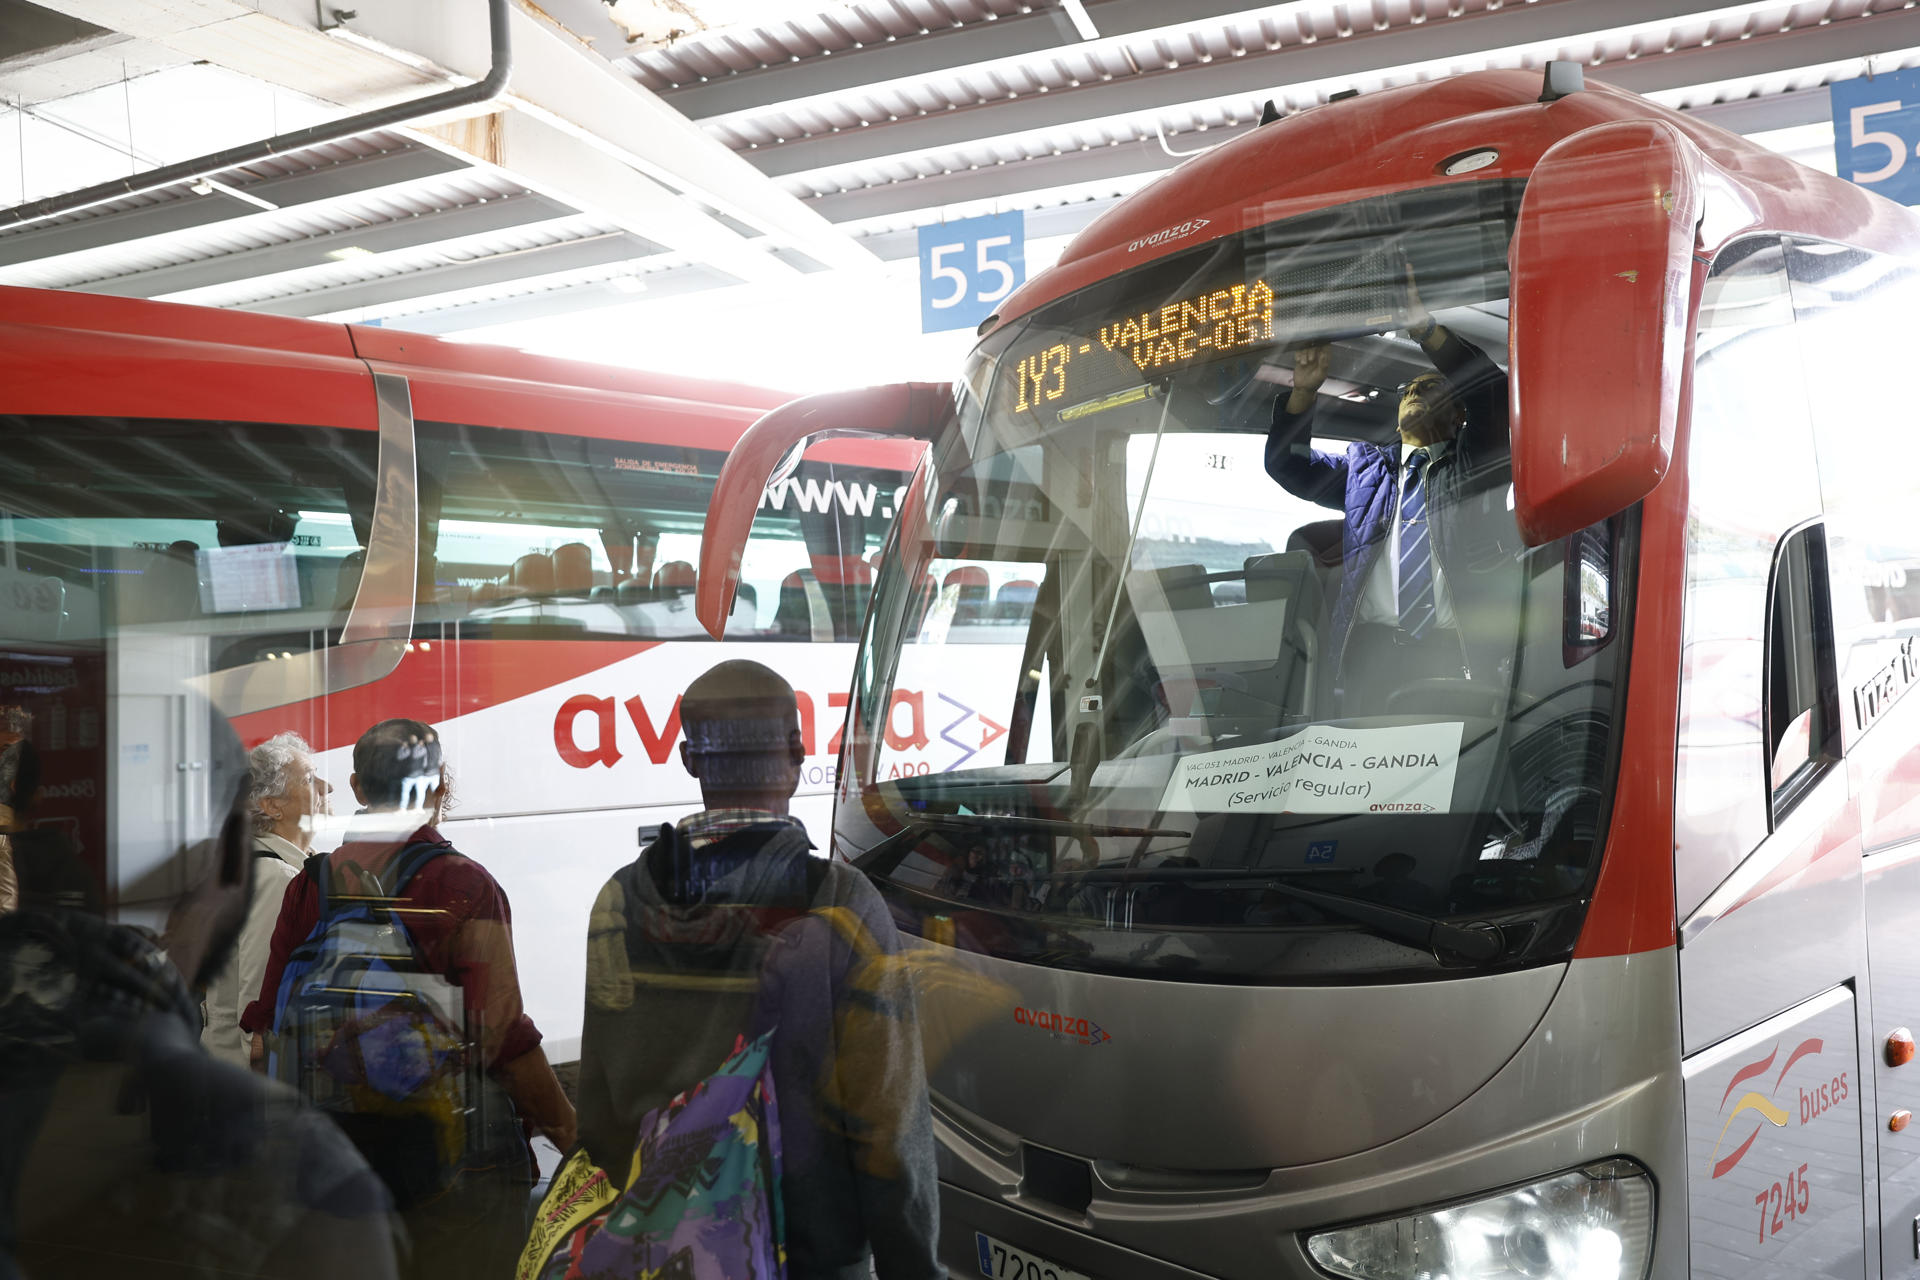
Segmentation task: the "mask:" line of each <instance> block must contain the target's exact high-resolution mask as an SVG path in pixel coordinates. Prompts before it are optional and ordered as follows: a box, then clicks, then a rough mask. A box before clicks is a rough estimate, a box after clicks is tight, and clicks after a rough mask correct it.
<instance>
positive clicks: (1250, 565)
mask: <svg viewBox="0 0 1920 1280" xmlns="http://www.w3.org/2000/svg"><path fill="white" fill-rule="evenodd" d="M1331 523H1333V524H1338V523H1339V522H1338V521H1332V522H1331ZM1245 568H1246V574H1247V603H1248V604H1250V605H1252V604H1263V603H1265V602H1268V601H1275V600H1280V601H1285V602H1286V605H1287V621H1286V627H1285V630H1284V631H1282V633H1281V642H1280V651H1279V653H1278V654H1277V655H1276V657H1275V659H1274V663H1273V665H1272V666H1271V667H1269V668H1267V669H1266V670H1265V671H1264V672H1258V673H1250V674H1249V676H1248V679H1249V680H1250V681H1253V682H1254V683H1256V684H1258V685H1259V686H1260V687H1261V688H1263V689H1264V690H1265V692H1264V694H1263V697H1265V698H1266V699H1267V700H1269V701H1275V700H1277V701H1278V702H1279V703H1280V705H1282V706H1285V707H1288V708H1291V709H1294V710H1298V711H1306V710H1307V709H1308V705H1307V703H1308V692H1309V690H1310V689H1311V688H1312V685H1311V683H1310V678H1311V676H1312V674H1313V669H1314V664H1315V661H1316V660H1317V659H1318V658H1319V656H1320V629H1321V625H1322V618H1321V613H1322V611H1323V610H1324V608H1325V601H1326V593H1325V592H1324V591H1323V589H1322V586H1321V580H1320V575H1319V573H1318V571H1317V566H1316V565H1315V563H1314V560H1313V557H1312V556H1311V555H1309V554H1308V553H1306V552H1300V551H1282V552H1278V553H1275V554H1269V555H1263V556H1248V557H1247V559H1246V563H1245Z"/></svg>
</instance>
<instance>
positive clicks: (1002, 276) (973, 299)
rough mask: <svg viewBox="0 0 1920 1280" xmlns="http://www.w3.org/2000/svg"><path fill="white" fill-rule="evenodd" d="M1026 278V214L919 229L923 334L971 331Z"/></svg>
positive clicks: (1006, 214)
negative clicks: (944, 331) (945, 330)
mask: <svg viewBox="0 0 1920 1280" xmlns="http://www.w3.org/2000/svg"><path fill="white" fill-rule="evenodd" d="M1026 278H1027V217H1026V214H1024V213H1021V212H1018V211H1016V212H1013V213H997V214H994V215H992V216H990V217H985V218H966V219H963V220H961V221H959V222H942V223H939V224H937V225H935V226H931V227H921V228H920V332H922V333H938V332H940V331H941V330H942V329H971V328H974V327H975V326H977V325H978V324H979V323H980V322H981V321H982V320H985V319H986V318H987V317H988V316H990V315H992V314H993V312H994V308H995V307H997V306H999V305H1000V303H1001V302H1002V301H1004V300H1005V299H1006V297H1007V295H1009V294H1011V293H1012V292H1013V291H1014V290H1015V289H1017V288H1019V287H1020V285H1021V284H1022V282H1024V281H1025V280H1026Z"/></svg>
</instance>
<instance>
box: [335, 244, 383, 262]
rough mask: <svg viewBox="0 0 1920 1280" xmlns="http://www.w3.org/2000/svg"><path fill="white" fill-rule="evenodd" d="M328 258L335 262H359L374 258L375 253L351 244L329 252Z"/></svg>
mask: <svg viewBox="0 0 1920 1280" xmlns="http://www.w3.org/2000/svg"><path fill="white" fill-rule="evenodd" d="M327 256H328V257H329V258H332V259H333V260H334V261H335V262H357V261H359V260H360V259H361V258H371V257H373V256H374V252H373V250H371V249H362V248H361V247H360V246H359V245H357V244H350V245H346V246H344V247H343V248H339V249H329V250H327Z"/></svg>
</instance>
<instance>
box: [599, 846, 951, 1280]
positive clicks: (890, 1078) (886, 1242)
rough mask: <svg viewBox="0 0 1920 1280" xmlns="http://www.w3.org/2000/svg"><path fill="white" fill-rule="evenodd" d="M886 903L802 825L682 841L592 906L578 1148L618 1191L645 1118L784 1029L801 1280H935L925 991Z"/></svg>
mask: <svg viewBox="0 0 1920 1280" xmlns="http://www.w3.org/2000/svg"><path fill="white" fill-rule="evenodd" d="M899 952H900V947H899V938H898V935H897V934H896V932H895V930H894V927H893V922H892V920H891V918H890V917H889V916H888V915H887V911H886V907H885V904H884V903H883V902H882V901H881V898H880V895H879V894H878V893H877V892H876V891H875V890H874V888H873V886H872V885H871V884H870V883H868V881H867V879H866V877H865V876H864V875H862V874H861V873H860V872H859V871H857V870H855V869H853V868H852V867H849V866H846V865H844V864H837V863H828V862H825V861H822V860H819V859H816V858H814V857H812V855H811V854H810V852H809V845H808V842H807V838H806V835H805V833H804V832H803V831H801V830H800V829H799V828H798V827H796V826H783V825H775V824H767V825H763V826H755V827H750V828H747V829H746V830H743V831H738V832H735V833H733V834H730V835H728V836H726V837H725V838H723V839H721V840H719V841H716V842H715V843H713V844H709V845H706V846H704V847H702V848H701V849H699V850H698V851H695V850H693V849H691V848H690V847H689V846H688V844H687V842H686V840H685V839H684V838H683V837H682V836H681V834H680V833H679V832H678V831H677V830H676V829H675V828H674V827H672V826H666V827H662V828H661V830H660V835H659V837H658V838H657V839H656V840H655V842H654V843H653V844H651V845H649V846H648V847H647V849H646V850H645V851H643V852H642V854H641V855H640V857H639V858H638V859H636V860H635V861H634V862H633V863H631V864H630V865H628V866H626V867H624V868H622V869H621V870H620V871H618V872H616V873H615V874H614V876H613V878H612V879H610V880H609V881H607V883H606V885H605V887H604V888H602V889H601V891H600V897H599V899H598V901H597V902H596V903H595V904H594V910H593V918H592V922H591V924H590V925H589V930H588V942H587V1000H586V1014H585V1022H584V1026H583V1029H582V1038H581V1046H580V1086H579V1112H580V1140H581V1142H582V1143H583V1144H584V1145H585V1146H586V1148H587V1150H588V1153H589V1155H590V1156H591V1158H592V1159H593V1161H594V1163H595V1164H598V1165H599V1166H600V1167H601V1168H603V1169H606V1170H607V1171H608V1172H609V1173H610V1174H612V1175H613V1176H614V1177H615V1179H616V1180H619V1179H621V1178H624V1177H625V1175H626V1172H627V1169H628V1167H629V1165H630V1163H631V1160H632V1153H633V1148H634V1139H635V1137H636V1134H637V1132H638V1127H639V1122H640V1120H641V1118H642V1117H643V1116H644V1115H645V1114H646V1113H647V1112H648V1111H649V1110H651V1109H652V1108H654V1107H657V1106H659V1105H661V1104H662V1103H665V1102H667V1101H669V1100H670V1099H671V1098H672V1097H673V1096H674V1095H675V1094H677V1093H679V1092H681V1091H682V1090H684V1089H687V1088H689V1087H691V1086H692V1085H694V1084H696V1083H698V1082H699V1081H700V1080H702V1079H704V1078H705V1077H706V1076H707V1075H708V1074H710V1073H711V1072H712V1071H713V1070H714V1069H715V1068H716V1067H718V1066H719V1065H720V1063H721V1062H722V1061H723V1060H724V1059H725V1058H726V1056H727V1055H728V1053H729V1052H731V1050H732V1048H733V1046H734V1043H735V1039H736V1037H737V1036H739V1035H742V1034H745V1035H748V1036H749V1037H751V1036H753V1035H755V1034H758V1033H759V1032H761V1031H764V1030H766V1029H768V1028H770V1027H771V1028H776V1031H775V1035H774V1050H773V1078H774V1089H775V1093H776V1096H777V1099H778V1106H779V1109H780V1128H781V1140H782V1142H781V1145H782V1149H783V1151H782V1155H783V1176H782V1179H781V1185H782V1195H783V1197H784V1201H785V1208H786V1214H785V1216H786V1224H787V1265H788V1273H789V1275H790V1276H792V1277H793V1278H794V1280H813V1278H814V1277H832V1278H834V1280H842V1278H844V1280H864V1277H866V1276H867V1275H868V1262H867V1259H868V1256H869V1251H871V1256H872V1259H873V1266H874V1270H875V1272H877V1274H878V1275H879V1277H880V1280H935V1278H936V1277H940V1276H941V1275H943V1272H942V1271H941V1269H940V1266H939V1264H938V1262H937V1261H936V1260H935V1238H936V1236H937V1231H938V1198H937V1191H936V1186H935V1172H934V1154H933V1133H932V1122H931V1119H930V1116H929V1113H928V1110H927V1087H926V1077H925V1072H924V1068H923V1066H922V1063H921V1057H920V1041H919V1031H918V1027H917V1025H916V1020H915V1010H914V1002H913V987H912V981H911V977H910V975H909V973H908V972H907V969H906V965H905V962H904V960H903V959H902V957H901V956H900V954H899Z"/></svg>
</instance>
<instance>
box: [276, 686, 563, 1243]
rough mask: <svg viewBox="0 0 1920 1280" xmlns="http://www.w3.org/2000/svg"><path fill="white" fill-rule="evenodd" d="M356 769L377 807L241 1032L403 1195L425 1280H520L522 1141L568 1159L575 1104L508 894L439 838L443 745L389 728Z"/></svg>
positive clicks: (323, 884)
mask: <svg viewBox="0 0 1920 1280" xmlns="http://www.w3.org/2000/svg"><path fill="white" fill-rule="evenodd" d="M353 768H354V772H353V776H352V778H351V779H350V785H351V786H352V788H353V793H354V796H355V797H356V798H357V799H358V800H359V802H360V804H361V805H362V806H364V807H363V808H362V809H361V810H360V811H359V813H358V815H357V816H356V817H355V819H354V821H353V823H352V825H351V826H350V827H349V829H348V832H347V841H346V843H345V844H343V845H342V846H341V847H340V848H339V849H338V850H336V851H335V852H333V853H332V854H328V855H325V856H318V857H314V858H311V859H309V860H308V862H307V864H306V869H305V870H304V871H303V872H302V873H301V874H300V875H298V876H296V877H295V878H294V879H293V881H292V882H291V883H290V884H289V885H288V887H287V893H286V898H285V900H284V902H283V903H282V906H281V911H280V918H279V921H278V922H277V924H276V925H275V928H274V934H273V942H272V947H271V951H270V954H269V957H268V961H267V967H266V972H265V975H264V978H263V980H262V983H261V987H260V993H259V997H258V999H256V1000H255V1001H254V1002H253V1003H252V1004H251V1005H249V1006H248V1008H247V1011H246V1014H245V1016H244V1018H243V1019H242V1025H243V1026H244V1027H246V1028H247V1030H249V1031H250V1032H255V1033H261V1032H264V1033H267V1034H266V1037H265V1038H266V1041H267V1046H266V1047H267V1049H268V1053H267V1068H268V1073H269V1074H271V1075H274V1076H276V1077H278V1078H280V1079H282V1080H285V1081H286V1082H287V1083H289V1084H291V1085H293V1086H294V1087H295V1088H296V1089H298V1090H299V1091H300V1092H301V1093H302V1094H303V1095H304V1096H306V1097H307V1098H309V1099H310V1100H311V1101H312V1102H313V1103H314V1104H315V1105H316V1106H318V1107H319V1108H321V1109H322V1110H323V1111H326V1112H327V1113H328V1114H330V1115H331V1116H332V1117H333V1118H334V1120H335V1122H336V1123H338V1124H339V1125H340V1127H341V1128H342V1129H343V1130H344V1131H345V1132H346V1134H347V1136H348V1137H350V1138H352V1139H353V1141H354V1144H355V1145H356V1146H358V1147H359V1148H360V1150H361V1152H362V1153H363V1154H365V1156H366V1158H367V1161H368V1163H369V1164H371V1165H372V1166H373V1168H374V1170H375V1171H376V1172H378V1173H379V1174H380V1175H381V1177H382V1178H383V1179H384V1180H385V1181H386V1183H387V1186H388V1188H389V1190H391V1191H392V1193H393V1197H394V1202H395V1205H396V1207H397V1208H398V1209H399V1210H400V1212H401V1215H402V1217H403V1219H404V1221H405V1223H406V1226H407V1229H408V1231H409V1233H410V1234H411V1236H412V1245H413V1247H412V1260H411V1263H410V1266H409V1268H408V1274H409V1275H410V1276H413V1277H439V1276H445V1277H448V1278H449V1280H452V1278H454V1277H458V1278H459V1280H486V1278H488V1277H504V1276H506V1275H507V1274H508V1272H509V1271H510V1270H511V1269H512V1266H513V1261H514V1258H515V1257H516V1256H517V1254H518V1251H519V1246H520V1243H521V1242H522V1241H523V1240H524V1238H525V1232H526V1208H527V1198H528V1195H529V1193H530V1191H531V1188H532V1185H533V1163H532V1155H531V1151H530V1149H529V1147H528V1145H527V1134H526V1132H525V1128H524V1125H525V1124H530V1125H531V1126H532V1127H533V1128H535V1129H537V1130H539V1131H540V1132H543V1133H545V1134H546V1135H547V1137H548V1138H550V1139H551V1140H552V1141H553V1142H554V1143H555V1145H557V1146H559V1147H561V1149H563V1150H564V1149H566V1148H567V1147H569V1146H571V1145H572V1144H573V1141H574V1114H573V1107H572V1105H571V1104H570V1103H569V1102H568V1101H567V1099H566V1096H565V1095H564V1094H563V1093H562V1092H561V1089H560V1084H559V1081H558V1080H557V1079H556V1078H555V1076H554V1073H553V1068H552V1067H551V1066H550V1065H549V1064H548V1062H547V1059H546V1054H545V1053H544V1052H543V1051H542V1050H541V1048H540V1033H539V1031H538V1030H537V1029H536V1028H535V1027H534V1025H533V1022H532V1020H531V1019H530V1018H528V1017H527V1015H526V1013H525V1010H524V1009H523V1007H522V1003H521V996H520V985H519V977H518V972H517V968H516V965H515V960H514V949H513V936H512V913H511V909H510V907H509V905H508V903H507V897H506V894H505V893H503V892H502V891H501V889H500V886H499V884H498V883H497V882H496V881H495V880H494V879H493V877H492V876H490V875H489V874H487V871H486V869H485V868H483V867H481V866H480V864H479V863H477V862H474V861H472V860H471V859H469V858H467V857H465V856H463V855H462V854H460V853H459V851H458V850H456V849H455V848H454V847H453V845H452V844H451V843H450V842H449V841H448V840H447V839H446V838H445V837H444V836H442V835H441V834H440V833H439V831H437V830H436V829H435V824H436V823H437V822H438V821H439V819H440V817H441V813H442V810H443V808H444V806H445V801H446V795H447V783H446V772H445V765H444V761H443V759H442V751H441V744H440V738H439V735H438V734H437V733H436V732H435V731H434V730H433V728H432V727H431V726H430V725H426V724H423V723H421V722H419V721H417V720H387V721H383V722H381V723H380V724H377V725H375V726H373V728H371V729H369V730H367V732H366V733H365V734H363V735H362V736H361V738H360V740H359V741H358V742H357V743H355V744H354V749H353ZM523 1122H524V1124H523Z"/></svg>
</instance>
